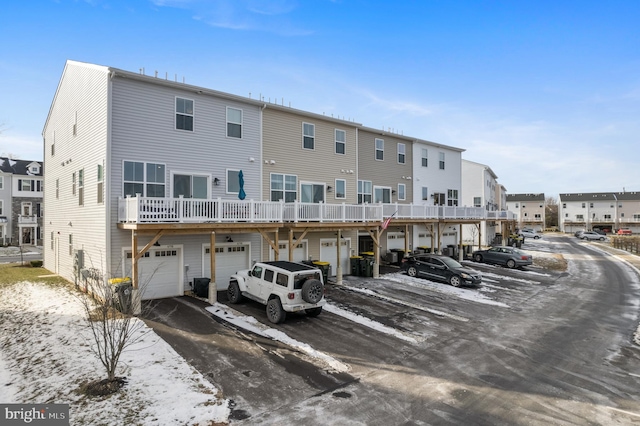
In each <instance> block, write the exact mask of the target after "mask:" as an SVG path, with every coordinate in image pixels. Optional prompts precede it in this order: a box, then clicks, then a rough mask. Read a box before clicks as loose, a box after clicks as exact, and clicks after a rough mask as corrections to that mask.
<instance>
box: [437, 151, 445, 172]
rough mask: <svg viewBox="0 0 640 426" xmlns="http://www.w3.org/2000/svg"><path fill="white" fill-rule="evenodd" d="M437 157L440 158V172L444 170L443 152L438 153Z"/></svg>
mask: <svg viewBox="0 0 640 426" xmlns="http://www.w3.org/2000/svg"><path fill="white" fill-rule="evenodd" d="M438 157H439V158H440V170H444V152H440V153H438Z"/></svg>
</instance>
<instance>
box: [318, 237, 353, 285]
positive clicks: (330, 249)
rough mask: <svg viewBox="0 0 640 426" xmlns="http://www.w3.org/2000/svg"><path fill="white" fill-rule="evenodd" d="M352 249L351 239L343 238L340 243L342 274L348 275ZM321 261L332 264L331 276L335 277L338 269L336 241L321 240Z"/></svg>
mask: <svg viewBox="0 0 640 426" xmlns="http://www.w3.org/2000/svg"><path fill="white" fill-rule="evenodd" d="M350 249H351V239H350V238H343V239H342V240H341V241H340V266H342V273H343V274H346V273H348V268H349V253H350V252H351V251H350ZM320 260H321V261H323V262H329V263H330V264H331V276H335V275H336V273H337V268H338V257H337V255H336V240H334V239H320Z"/></svg>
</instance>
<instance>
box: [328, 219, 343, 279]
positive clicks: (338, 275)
mask: <svg viewBox="0 0 640 426" xmlns="http://www.w3.org/2000/svg"><path fill="white" fill-rule="evenodd" d="M337 235H338V237H337V246H338V257H337V262H336V283H337V284H338V285H342V262H341V260H340V253H341V252H342V250H341V249H342V230H340V229H338V234H337ZM325 284H326V283H325Z"/></svg>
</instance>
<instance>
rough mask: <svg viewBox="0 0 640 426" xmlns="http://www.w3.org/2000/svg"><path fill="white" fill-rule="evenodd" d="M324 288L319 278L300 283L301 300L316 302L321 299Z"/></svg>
mask: <svg viewBox="0 0 640 426" xmlns="http://www.w3.org/2000/svg"><path fill="white" fill-rule="evenodd" d="M323 294H324V289H323V288H322V283H321V282H320V280H316V279H310V280H307V281H305V282H304V284H302V300H304V301H305V302H307V303H318V302H319V301H320V300H322V296H323Z"/></svg>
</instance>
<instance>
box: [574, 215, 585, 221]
mask: <svg viewBox="0 0 640 426" xmlns="http://www.w3.org/2000/svg"><path fill="white" fill-rule="evenodd" d="M576 220H584V215H581V214H577V215H576Z"/></svg>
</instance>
